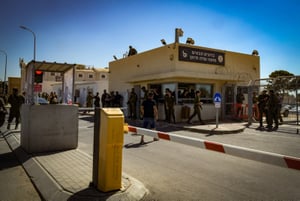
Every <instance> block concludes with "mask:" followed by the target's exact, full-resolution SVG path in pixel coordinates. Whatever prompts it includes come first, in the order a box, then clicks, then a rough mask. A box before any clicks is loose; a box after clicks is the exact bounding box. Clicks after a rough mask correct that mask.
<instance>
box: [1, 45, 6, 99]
mask: <svg viewBox="0 0 300 201" xmlns="http://www.w3.org/2000/svg"><path fill="white" fill-rule="evenodd" d="M0 52H2V53H3V54H5V66H4V80H3V94H4V95H6V91H5V81H6V70H7V53H6V52H5V51H4V50H0Z"/></svg>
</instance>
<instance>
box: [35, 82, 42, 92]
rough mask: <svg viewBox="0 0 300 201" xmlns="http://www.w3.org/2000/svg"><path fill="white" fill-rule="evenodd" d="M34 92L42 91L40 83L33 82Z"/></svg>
mask: <svg viewBox="0 0 300 201" xmlns="http://www.w3.org/2000/svg"><path fill="white" fill-rule="evenodd" d="M34 92H42V85H41V84H35V85H34Z"/></svg>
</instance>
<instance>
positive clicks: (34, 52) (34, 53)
mask: <svg viewBox="0 0 300 201" xmlns="http://www.w3.org/2000/svg"><path fill="white" fill-rule="evenodd" d="M20 28H21V29H24V30H27V31H29V32H31V33H32V35H33V60H34V61H35V58H36V36H35V33H34V32H33V31H32V30H31V29H29V28H27V27H25V26H20Z"/></svg>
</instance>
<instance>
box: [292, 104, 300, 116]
mask: <svg viewBox="0 0 300 201" xmlns="http://www.w3.org/2000/svg"><path fill="white" fill-rule="evenodd" d="M290 113H291V114H300V106H298V107H297V106H294V107H292V108H291V109H290Z"/></svg>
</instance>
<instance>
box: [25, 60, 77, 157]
mask: <svg viewBox="0 0 300 201" xmlns="http://www.w3.org/2000/svg"><path fill="white" fill-rule="evenodd" d="M75 66H76V64H67V63H56V62H54V63H51V62H45V61H44V62H39V61H31V62H29V63H28V64H27V65H25V66H22V81H23V83H22V84H23V90H24V92H26V94H25V104H23V105H22V107H21V125H22V127H21V146H22V147H23V148H24V149H25V151H27V152H28V153H37V152H48V151H58V150H67V149H75V148H77V145H78V107H77V106H74V105H72V103H73V98H74V95H73V94H74V82H75V79H74V74H75ZM37 70H38V71H42V72H60V73H61V74H62V76H63V79H62V89H63V90H62V104H53V105H38V104H37V101H35V98H36V97H37V93H38V92H36V89H37V83H35V76H36V75H35V72H36V71H37Z"/></svg>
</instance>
